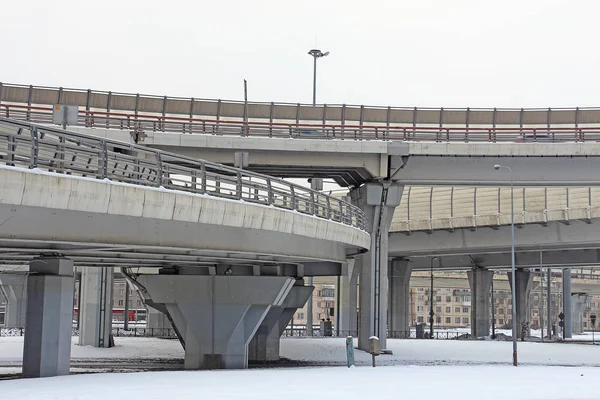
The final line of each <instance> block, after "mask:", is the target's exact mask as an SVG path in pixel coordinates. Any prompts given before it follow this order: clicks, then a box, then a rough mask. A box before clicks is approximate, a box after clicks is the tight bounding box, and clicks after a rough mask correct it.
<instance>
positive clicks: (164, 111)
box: [0, 82, 600, 127]
mask: <svg viewBox="0 0 600 400" xmlns="http://www.w3.org/2000/svg"><path fill="white" fill-rule="evenodd" d="M0 102H12V103H20V104H26V105H28V106H31V105H54V104H71V105H79V106H80V107H82V108H83V109H85V110H86V111H94V110H95V111H98V110H100V111H107V112H111V111H131V112H134V113H135V114H138V113H155V114H158V115H162V116H165V115H169V114H170V115H173V114H178V115H180V116H185V117H189V118H194V117H212V118H213V119H217V120H219V119H222V118H237V119H241V120H244V121H247V120H252V119H258V120H262V121H268V122H273V121H286V122H287V121H293V122H295V123H299V122H300V121H320V122H322V123H323V124H326V123H327V122H333V123H336V124H340V125H345V124H348V123H350V124H357V125H363V124H369V123H375V124H377V123H381V124H385V125H392V124H408V125H412V126H416V125H423V124H429V125H432V124H433V125H438V126H440V127H441V126H444V125H452V124H454V125H463V126H466V127H469V126H472V125H487V126H490V127H497V126H502V125H516V126H519V127H523V126H524V125H528V124H535V125H543V126H551V125H553V124H570V125H574V126H578V125H579V124H598V123H600V108H598V107H572V108H551V107H546V108H542V107H539V108H516V107H515V108H496V107H495V108H480V107H479V108H478V107H466V108H444V107H393V106H387V107H386V106H365V105H351V104H319V105H317V106H312V105H309V104H301V103H285V102H254V101H252V102H244V101H236V100H220V99H201V98H193V97H192V98H190V97H174V96H163V95H161V96H158V95H148V94H140V93H121V92H114V91H102V90H92V89H74V88H63V87H48V86H34V85H21V84H11V83H2V82H0Z"/></svg>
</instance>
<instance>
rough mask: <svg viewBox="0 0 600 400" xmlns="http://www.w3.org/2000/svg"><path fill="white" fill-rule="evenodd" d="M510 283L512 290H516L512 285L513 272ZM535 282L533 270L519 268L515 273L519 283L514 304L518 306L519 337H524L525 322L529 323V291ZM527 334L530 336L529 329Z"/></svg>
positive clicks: (509, 275)
mask: <svg viewBox="0 0 600 400" xmlns="http://www.w3.org/2000/svg"><path fill="white" fill-rule="evenodd" d="M507 275H508V283H509V285H510V286H511V290H515V289H514V288H513V287H512V273H511V272H508V273H507ZM532 282H533V275H532V274H531V272H529V271H526V270H522V269H519V270H517V273H516V275H515V284H516V285H517V292H516V297H517V304H516V305H515V304H513V305H512V306H513V307H517V338H519V339H524V337H523V324H525V323H526V324H528V325H529V319H530V318H529V293H530V292H531V284H532ZM525 334H526V335H525V336H529V329H527V332H526V333H525Z"/></svg>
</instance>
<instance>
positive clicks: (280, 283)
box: [137, 274, 295, 369]
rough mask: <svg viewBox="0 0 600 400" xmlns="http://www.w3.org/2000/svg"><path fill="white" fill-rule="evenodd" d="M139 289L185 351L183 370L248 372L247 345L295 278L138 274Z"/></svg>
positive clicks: (285, 294)
mask: <svg viewBox="0 0 600 400" xmlns="http://www.w3.org/2000/svg"><path fill="white" fill-rule="evenodd" d="M137 281H138V283H139V285H140V288H142V289H143V290H145V291H146V294H147V295H148V296H149V297H150V299H151V301H152V303H154V304H156V305H157V306H158V307H164V309H165V311H166V312H167V313H168V314H169V316H170V318H171V320H172V321H173V325H174V327H175V329H176V331H177V333H178V335H179V339H180V341H181V342H182V344H183V346H184V349H185V368H186V369H220V368H226V369H234V368H247V367H248V344H249V343H250V340H251V339H252V337H253V336H254V334H255V333H256V331H257V329H258V327H259V326H260V324H261V323H262V322H263V320H264V319H265V317H266V316H267V314H268V312H269V310H270V309H271V307H272V306H276V307H281V306H282V304H284V300H285V298H286V296H287V295H288V293H289V292H290V290H291V289H292V287H293V285H294V282H295V279H292V278H287V277H276V276H266V277H265V276H236V275H167V274H165V275H160V274H159V275H142V276H139V277H138V280H137Z"/></svg>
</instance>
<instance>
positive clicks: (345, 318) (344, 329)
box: [339, 259, 359, 336]
mask: <svg viewBox="0 0 600 400" xmlns="http://www.w3.org/2000/svg"><path fill="white" fill-rule="evenodd" d="M358 273H359V268H355V261H354V259H351V260H348V273H347V274H346V275H344V276H342V277H341V278H340V307H339V313H340V332H341V333H343V335H346V336H358V313H357V307H358V304H357V303H358Z"/></svg>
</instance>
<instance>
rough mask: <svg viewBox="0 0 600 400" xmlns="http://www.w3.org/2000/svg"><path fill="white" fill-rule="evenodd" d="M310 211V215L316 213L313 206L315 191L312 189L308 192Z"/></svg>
mask: <svg viewBox="0 0 600 400" xmlns="http://www.w3.org/2000/svg"><path fill="white" fill-rule="evenodd" d="M310 211H311V214H312V215H317V212H316V208H315V192H314V191H311V192H310Z"/></svg>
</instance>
